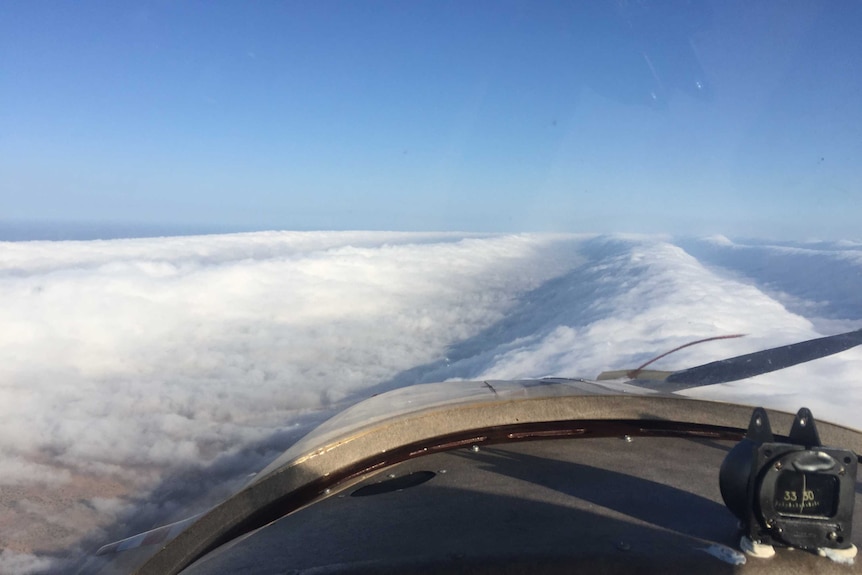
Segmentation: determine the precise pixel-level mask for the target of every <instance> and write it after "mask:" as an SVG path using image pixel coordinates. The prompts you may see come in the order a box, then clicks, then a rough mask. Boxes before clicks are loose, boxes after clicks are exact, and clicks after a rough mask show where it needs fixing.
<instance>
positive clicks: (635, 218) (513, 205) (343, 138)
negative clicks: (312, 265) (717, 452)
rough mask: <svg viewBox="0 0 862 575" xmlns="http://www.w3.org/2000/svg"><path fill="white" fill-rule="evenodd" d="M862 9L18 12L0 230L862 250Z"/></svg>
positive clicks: (3, 93) (8, 76)
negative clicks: (548, 234) (342, 234)
mask: <svg viewBox="0 0 862 575" xmlns="http://www.w3.org/2000/svg"><path fill="white" fill-rule="evenodd" d="M860 6H861V5H860V4H858V3H840V2H838V3H829V4H828V8H829V9H828V10H827V9H826V7H827V5H826V4H825V3H824V4H822V5H817V4H815V3H807V2H798V3H785V4H781V5H778V4H775V3H750V2H695V3H692V4H689V3H687V2H667V3H664V2H662V3H658V2H644V3H636V2H606V3H602V2H598V3H586V2H585V3H571V2H563V3H552V2H539V3H536V2H528V1H524V2H512V1H510V2H478V1H477V2H441V1H434V2H329V1H322V2H258V3H245V2H220V3H209V2H146V3H138V4H131V3H115V2H75V3H73V2H68V3H61V2H7V3H4V4H3V5H2V6H0V220H3V221H6V222H9V221H13V222H16V223H17V225H19V226H20V225H21V223H22V222H24V225H29V223H32V224H33V225H34V228H35V227H36V226H37V224H39V222H41V223H42V225H45V223H46V222H47V223H48V225H57V224H60V223H64V222H65V223H71V222H89V223H101V224H106V225H107V224H111V225H116V224H120V225H126V224H128V225H132V224H136V225H138V226H144V227H146V226H150V227H157V226H173V229H177V230H181V229H189V230H194V229H202V228H207V229H212V230H218V229H224V230H229V229H271V228H279V229H299V230H304V229H394V230H466V231H550V230H563V231H643V232H669V233H683V234H688V233H695V234H699V233H726V234H729V235H748V236H758V235H760V236H773V237H782V238H799V239H803V238H809V237H837V238H858V237H859V233H858V231H857V229H858V220H859V216H860V215H862V190H860V183H862V162H860V158H862V106H860V105H859V102H860V101H862V34H859V33H858V31H859V30H860V29H862V7H860Z"/></svg>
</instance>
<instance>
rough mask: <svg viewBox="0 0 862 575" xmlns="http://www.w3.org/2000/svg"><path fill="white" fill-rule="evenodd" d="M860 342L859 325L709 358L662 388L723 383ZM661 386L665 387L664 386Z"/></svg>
mask: <svg viewBox="0 0 862 575" xmlns="http://www.w3.org/2000/svg"><path fill="white" fill-rule="evenodd" d="M860 344H862V329H859V330H856V331H849V332H847V333H840V334H838V335H830V336H828V337H820V338H817V339H810V340H808V341H802V342H799V343H792V344H790V345H782V346H780V347H773V348H772V349H765V350H763V351H757V352H754V353H749V354H746V355H739V356H736V357H731V358H728V359H722V360H720V361H713V362H712V363H706V364H704V365H699V366H697V367H691V368H689V369H683V370H680V371H676V372H674V373H672V374H671V375H669V376H668V377H667V379H666V380H665V382H667V383H668V384H670V385H667V386H662V389H663V390H667V391H670V390H671V388H675V390H676V391H678V390H681V389H688V388H691V387H700V386H703V385H714V384H716V383H727V382H729V381H737V380H740V379H746V378H749V377H754V376H755V375H761V374H764V373H769V372H771V371H777V370H779V369H784V368H786V367H791V366H794V365H797V364H800V363H805V362H807V361H812V360H815V359H820V358H821V357H826V356H829V355H833V354H836V353H840V352H842V351H846V350H848V349H850V348H852V347H856V346H857V345H860ZM665 387H666V388H667V389H665Z"/></svg>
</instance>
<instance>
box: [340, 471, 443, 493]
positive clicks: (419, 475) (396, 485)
mask: <svg viewBox="0 0 862 575" xmlns="http://www.w3.org/2000/svg"><path fill="white" fill-rule="evenodd" d="M435 475H436V473H434V472H433V471H414V472H413V473H410V474H408V475H402V476H401V477H394V478H392V479H387V480H385V481H381V482H379V483H372V484H371V485H366V486H364V487H360V488H359V489H357V490H356V491H354V492H353V493H351V494H350V496H351V497H367V496H369V495H381V494H383V493H391V492H393V491H399V490H401V489H407V488H408V487H416V486H417V485H422V484H423V483H425V482H426V481H429V480H430V479H431V478H432V477H434V476H435Z"/></svg>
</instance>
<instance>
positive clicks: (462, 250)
mask: <svg viewBox="0 0 862 575" xmlns="http://www.w3.org/2000/svg"><path fill="white" fill-rule="evenodd" d="M705 243H709V242H705ZM681 245H686V246H687V245H689V244H681ZM709 245H710V249H711V250H713V251H710V252H709V253H708V254H707V255H709V256H710V257H708V258H707V257H706V256H704V259H705V260H708V261H706V262H705V261H703V260H699V259H696V258H695V257H693V256H692V255H690V254H689V253H687V252H686V251H684V250H683V249H682V248H681V247H678V246H677V245H673V243H672V242H671V241H670V240H669V239H668V238H664V237H645V236H613V237H598V238H596V237H590V236H550V235H539V236H536V235H509V236H489V235H474V236H466V235H464V234H460V235H458V234H404V233H378V232H339V233H334V232H333V233H276V232H271V233H256V234H236V235H223V236H206V237H204V236H202V237H188V238H159V239H139V240H113V241H93V242H56V243H52V242H22V243H0V301H3V302H4V305H3V306H2V307H0V325H2V326H4V328H3V329H2V330H0V461H2V462H3V463H2V464H0V496H2V495H3V493H4V492H3V491H2V490H3V489H4V488H5V489H7V492H8V493H11V492H12V491H11V490H14V489H22V488H26V489H28V490H30V491H28V498H29V499H28V500H29V501H32V502H34V503H32V504H28V505H29V507H27V509H24V508H22V507H20V506H17V507H16V506H15V505H13V504H12V503H11V502H10V501H11V500H10V499H9V497H8V496H3V497H0V547H7V548H13V547H14V549H16V552H19V551H20V552H21V553H18V554H17V555H14V556H13V555H9V554H7V555H4V556H2V558H0V571H3V572H7V571H8V572H13V573H14V572H27V571H26V569H31V568H32V569H36V568H37V567H33V566H38V565H39V564H40V563H39V562H40V561H42V560H41V559H39V558H35V557H33V556H32V555H27V553H29V552H30V551H31V549H32V546H33V545H34V544H33V541H31V540H30V539H32V538H33V537H34V536H33V533H38V529H36V527H33V526H31V527H33V528H32V529H30V528H28V527H27V526H26V525H24V526H23V527H22V526H21V523H20V522H22V521H31V522H34V523H33V525H36V524H37V523H39V522H40V521H41V522H42V524H53V525H54V526H55V527H56V526H57V525H58V523H57V522H56V521H54V522H53V523H51V518H52V517H53V515H52V514H57V515H63V514H66V515H67V519H68V518H69V517H74V519H73V520H64V521H63V522H62V527H63V532H62V536H58V537H57V538H56V539H55V540H54V541H53V542H52V545H54V546H55V548H57V549H61V548H67V549H68V548H73V547H74V546H75V545H77V544H78V543H79V541H80V539H81V537H82V536H84V535H86V534H87V533H99V532H98V531H97V530H98V529H99V528H100V527H104V526H106V525H107V524H108V523H109V522H111V521H114V520H116V519H118V518H120V519H122V520H123V521H132V524H130V525H129V528H132V527H134V525H133V524H137V523H141V524H143V523H146V522H147V521H157V520H164V519H165V518H167V517H168V516H169V515H172V517H171V518H172V519H179V518H181V517H177V516H175V514H177V513H179V514H182V513H184V512H185V511H187V510H185V509H183V505H184V503H188V498H190V497H192V495H193V494H191V493H189V491H190V489H189V488H188V485H187V484H189V483H194V484H195V485H196V486H198V487H197V488H196V491H199V492H205V491H211V493H212V494H213V497H215V496H217V495H219V494H222V493H224V492H225V491H226V489H227V488H228V487H227V486H232V485H234V483H232V482H235V481H237V478H238V477H242V476H244V475H245V474H246V473H248V472H251V471H255V470H257V469H258V468H259V467H260V466H261V465H263V464H264V463H265V462H266V460H267V459H268V458H272V457H273V456H274V455H275V453H276V452H277V451H278V450H279V449H281V448H283V447H284V445H285V443H286V442H289V441H292V440H294V439H295V438H296V437H297V436H298V434H300V433H302V431H303V430H304V429H306V428H307V427H308V426H309V425H312V424H314V423H315V422H319V421H320V420H321V418H323V417H325V416H326V415H327V414H329V413H331V411H332V410H333V409H336V408H337V406H339V405H343V404H344V402H350V401H356V400H358V399H360V398H361V397H362V396H363V395H364V394H367V393H371V392H372V391H373V390H380V389H384V388H387V387H395V386H401V385H409V384H411V383H415V382H419V381H430V380H443V379H449V378H458V377H460V378H470V377H480V376H481V377H495V378H517V377H538V376H544V375H563V376H587V377H589V376H594V375H596V374H597V373H598V372H599V371H601V370H604V369H608V368H625V367H634V366H636V365H637V364H639V363H641V362H643V361H645V360H646V359H648V358H650V357H652V356H654V355H657V354H658V353H661V352H663V351H665V350H667V349H670V348H672V347H675V346H677V345H680V344H682V343H685V342H687V341H690V340H692V339H697V338H700V337H706V336H711V335H721V334H727V333H737V332H743V333H749V334H750V335H749V336H748V337H747V338H743V339H739V340H725V341H718V342H711V343H707V344H703V345H702V346H695V347H692V348H689V349H686V350H683V351H681V352H679V353H678V354H674V355H672V356H670V357H668V358H667V359H665V360H663V363H662V364H660V365H657V366H656V367H659V368H662V367H663V368H670V369H676V368H681V367H685V366H690V365H694V364H697V363H702V362H705V361H711V360H714V359H718V358H721V357H727V356H730V355H734V354H738V353H746V352H749V351H754V350H756V349H760V348H763V347H768V346H770V345H779V344H783V343H790V342H793V341H797V340H800V339H805V338H808V337H815V336H817V335H818V332H817V328H818V326H822V325H824V324H823V323H822V321H821V322H820V323H817V321H812V320H817V318H814V317H807V316H806V314H805V312H806V310H810V309H815V308H811V307H807V308H806V307H805V306H796V307H793V306H788V303H787V301H789V300H782V299H781V298H780V297H778V296H777V295H776V294H777V293H779V292H778V290H777V289H773V288H775V286H774V285H773V286H772V287H770V286H767V285H765V284H766V283H768V281H771V282H772V283H773V284H774V282H775V281H777V280H775V278H779V279H781V280H782V281H785V282H789V281H790V280H791V278H789V277H787V276H786V275H781V274H778V272H775V271H774V270H772V271H770V272H769V273H766V272H762V273H761V274H760V276H758V275H757V270H756V268H754V267H752V266H751V265H748V264H749V263H750V262H751V259H750V258H749V259H746V260H744V261H737V260H735V259H734V257H733V254H735V253H737V252H738V251H739V249H740V248H739V246H738V245H737V244H733V243H732V242H730V241H729V240H728V241H723V242H720V243H715V242H713V243H711V244H709ZM854 246H855V244H854V245H851V246H849V247H848V246H842V245H834V246H826V245H821V246H819V247H818V253H820V256H819V258H820V260H826V261H828V266H831V267H829V268H828V269H832V270H834V269H841V270H844V273H843V274H842V275H841V278H833V282H834V281H844V282H846V283H847V284H848V285H844V286H837V287H836V286H834V285H832V286H831V287H830V288H829V289H828V290H827V289H826V288H825V287H822V286H821V287H818V286H819V285H820V284H817V282H814V281H811V280H806V281H807V283H806V285H805V289H804V290H797V291H793V290H792V287H793V286H792V285H789V284H787V285H782V286H778V288H779V289H780V290H784V292H787V290H788V289H790V292H788V293H792V295H793V297H796V298H800V297H802V296H803V295H804V296H805V297H807V298H809V299H814V298H818V297H820V296H819V295H818V294H826V296H824V297H825V298H826V300H828V301H827V302H826V304H825V305H826V307H825V308H824V307H823V306H820V307H818V308H816V309H817V310H820V309H829V310H830V313H831V315H830V316H829V318H826V319H828V320H829V321H832V322H839V323H840V324H841V325H842V326H851V325H854V322H856V321H857V319H858V318H855V317H853V316H852V315H844V316H842V315H841V310H842V309H844V310H847V309H851V308H852V307H853V305H854V301H853V300H852V298H853V297H854V296H853V294H854V293H856V292H854V289H855V288H857V287H859V285H860V283H862V282H860V280H859V276H858V274H857V275H854V273H855V272H854V270H855V271H859V270H862V263H860V262H859V261H858V259H854V257H855V256H854V257H851V256H853V254H850V255H847V254H846V253H839V252H840V251H841V250H844V251H847V252H849V251H850V250H853V249H855V247H854ZM750 249H751V250H754V249H755V247H751V248H750ZM756 249H758V250H768V249H772V248H769V247H768V246H767V247H764V246H759V247H757V248H756ZM774 249H776V250H779V251H780V250H784V251H780V253H781V254H783V255H782V257H785V258H787V257H795V256H793V254H794V253H795V252H793V251H792V249H791V248H789V247H787V246H779V247H776V248H774ZM794 249H795V248H794ZM715 250H724V252H721V253H720V254H718V255H721V257H718V255H716V253H717V252H716V251H715ZM787 250H790V251H789V252H788V251H787ZM806 250H807V251H804V253H803V255H802V256H800V257H803V258H806V259H802V260H794V261H795V262H796V265H798V266H804V265H805V262H810V261H819V260H816V259H815V260H811V259H808V258H811V257H814V256H811V253H813V252H814V251H815V250H813V249H808V248H806ZM745 253H751V252H750V251H748V252H745ZM776 253H779V252H776ZM728 254H729V255H728ZM788 254H790V255H788ZM797 255H798V254H797ZM734 262H735V263H736V265H737V268H740V269H741V268H742V267H744V268H745V269H744V271H745V272H746V273H745V274H743V273H741V272H740V271H739V269H731V268H732V267H733V266H732V265H730V264H733V263H734ZM746 262H748V263H746ZM836 262H838V263H836ZM705 263H706V264H709V265H705ZM743 264H744V265H743ZM720 265H723V266H725V267H716V266H720ZM823 265H827V264H823ZM728 266H730V267H728ZM854 266H855V267H854ZM727 270H730V271H727ZM725 272H727V273H725ZM759 278H767V279H766V280H763V281H760V280H759ZM830 290H831V291H830ZM858 291H859V293H862V290H858ZM830 294H831V295H833V296H834V298H833V299H832V300H829V296H830ZM820 319H821V320H822V319H823V318H820ZM832 325H837V324H836V323H833V324H832ZM857 327H858V325H857ZM860 367H862V354H860V352H858V351H850V352H847V353H845V354H842V355H841V356H840V357H836V358H830V359H826V360H822V361H820V362H816V363H814V364H809V365H806V366H799V367H796V368H793V369H792V370H787V371H786V372H781V374H772V375H768V376H762V377H761V378H758V379H757V380H756V381H753V382H749V383H748V384H747V385H745V386H740V385H736V384H728V385H725V386H714V387H712V388H705V389H702V390H698V391H696V392H692V393H693V394H696V395H700V396H705V397H715V398H718V399H736V400H743V401H749V402H755V403H756V402H763V403H765V404H767V405H773V406H776V407H783V408H787V409H791V410H795V409H796V408H798V407H799V402H800V401H803V400H804V402H805V404H806V405H808V407H811V408H812V409H814V413H815V416H816V417H821V418H832V419H837V420H839V421H843V422H844V423H850V424H852V423H853V422H854V421H855V417H856V416H855V414H851V413H850V410H849V407H848V406H849V405H859V403H860V400H862V395H860V393H862V391H860V390H862V388H860V387H859V386H858V385H856V383H855V382H856V377H855V376H856V374H858V373H859V371H860ZM824 376H825V377H826V380H827V381H825V382H823V380H824ZM812 380H816V381H818V382H823V383H822V384H821V383H819V384H818V385H821V387H820V388H819V389H821V390H825V391H827V392H828V393H823V394H820V393H819V392H818V393H817V394H812V393H811V392H810V389H809V388H808V387H807V386H809V385H810V382H811V381H812ZM363 390H369V391H363ZM841 394H843V395H841ZM836 398H841V399H836ZM848 398H849V399H848ZM827 414H828V416H829V417H825V416H826V415H827ZM200 466H209V467H208V469H207V472H206V473H202V472H196V471H195V469H197V468H199V467H200ZM171 478H173V479H171ZM190 478H194V479H193V480H192V479H190ZM201 485H205V486H206V489H203V488H200V486H201ZM40 486H41V487H40ZM45 486H50V487H51V489H55V490H57V489H60V490H61V491H62V492H63V493H64V495H63V498H60V499H58V498H55V499H54V500H51V499H44V498H42V496H43V495H44V490H45ZM160 486H161V487H160ZM168 486H169V487H170V489H169V488H168ZM39 489H41V490H42V491H41V492H40V491H38V490H39ZM152 489H163V490H162V491H158V492H157V493H156V494H154V495H153V497H154V499H152V500H151V501H149V502H143V500H141V499H136V498H138V497H145V496H146V495H147V494H148V493H149V491H150V490H152ZM171 489H173V490H176V492H175V493H173V494H172V495H168V494H167V493H168V492H169V491H171ZM160 498H161V499H160ZM82 502H84V503H82ZM198 503H200V502H198ZM4 518H5V519H12V518H14V520H15V521H16V522H18V524H17V527H16V528H15V530H14V531H13V530H12V529H11V528H9V527H5V525H9V524H10V523H9V522H8V521H6V522H4V521H3V519H4ZM135 522H137V523H135ZM149 527H152V525H151V524H148V525H145V526H144V527H143V528H145V529H146V528H149ZM94 530H96V531H94ZM103 535H104V536H106V537H114V538H119V537H122V536H124V535H128V533H113V532H112V533H111V534H103ZM28 538H30V539H28ZM102 542H103V543H104V541H102ZM40 543H42V542H40ZM27 545H30V546H31V547H27ZM39 548H41V549H44V548H45V547H44V545H41V546H40V547H39ZM2 561H5V563H3V562H2ZM15 562H17V563H15ZM16 565H18V566H19V567H15V566H16ZM4 566H6V567H7V568H6V569H5V570H4V569H3V567H4ZM10 566H11V567H10ZM16 570H17V571H16Z"/></svg>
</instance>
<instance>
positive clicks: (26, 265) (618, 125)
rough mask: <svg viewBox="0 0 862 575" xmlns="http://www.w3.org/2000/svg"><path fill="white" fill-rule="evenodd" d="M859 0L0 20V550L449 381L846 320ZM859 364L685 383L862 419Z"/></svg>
mask: <svg viewBox="0 0 862 575" xmlns="http://www.w3.org/2000/svg"><path fill="white" fill-rule="evenodd" d="M860 29H862V6H860V4H858V3H851V2H846V3H845V2H838V3H830V4H828V5H827V4H817V3H796V4H792V5H785V4H782V5H778V4H770V3H751V2H742V1H730V2H685V1H678V2H650V1H625V0H618V1H615V0H608V1H602V2H577V3H557V2H538V3H537V2H526V1H505V2H493V3H492V2H481V1H480V2H470V3H463V2H411V3H409V4H406V3H401V2H388V1H373V2H361V3H360V2H352V3H350V2H328V1H327V2H286V3H264V4H257V3H255V4H245V3H224V4H216V5H213V4H211V3H204V2H182V3H176V2H160V1H153V2H146V3H140V4H135V5H128V4H103V3H99V2H79V3H74V4H73V3H68V4H64V3H44V2H18V3H5V4H3V5H2V6H0V68H2V74H0V190H2V196H0V197H2V204H0V298H2V301H3V305H2V306H0V326H3V329H0V462H2V463H0V572H4V573H6V572H11V573H31V572H41V571H45V570H59V571H63V570H69V569H71V566H72V565H76V564H77V562H78V560H79V559H80V558H81V557H82V556H84V555H85V554H87V553H90V552H91V551H92V549H94V548H98V547H99V546H101V545H103V544H104V543H106V542H108V541H113V540H117V539H120V538H123V537H127V536H129V535H131V534H133V533H137V532H140V531H143V530H147V529H150V528H152V527H154V526H155V525H158V524H163V523H168V522H170V521H174V520H178V519H182V518H184V517H186V516H188V515H191V514H193V513H196V512H200V511H203V510H205V509H206V508H207V507H208V506H209V505H212V504H214V503H216V502H217V501H219V500H220V499H221V498H223V497H224V496H226V495H227V494H229V493H230V492H231V491H232V490H233V489H235V488H236V487H237V486H239V485H242V484H243V483H244V482H246V481H247V479H248V475H249V474H251V473H255V472H257V471H259V470H260V469H262V468H264V467H265V466H266V465H267V464H268V463H269V462H271V461H273V460H274V459H275V458H276V457H277V456H278V455H279V454H280V453H281V452H282V451H284V450H285V449H286V448H287V447H289V446H290V445H292V444H294V443H295V442H296V441H297V440H298V439H299V438H300V437H301V436H302V435H304V434H305V433H306V432H308V431H309V430H310V429H312V428H313V427H314V426H315V425H317V424H319V423H320V422H322V421H324V420H325V419H327V418H328V417H330V416H331V415H333V414H335V413H338V412H340V411H342V410H343V409H345V408H346V407H348V406H351V405H354V404H355V403H357V402H358V401H361V400H362V399H365V398H367V397H370V396H372V395H373V394H376V393H380V392H384V391H387V390H392V389H396V388H401V387H406V386H409V385H413V384H418V383H428V382H437V381H446V380H473V379H477V380H482V379H528V378H538V377H544V376H558V377H583V378H595V377H596V376H598V374H599V373H601V372H603V371H607V370H615V369H617V370H630V369H634V368H636V367H638V366H639V365H641V364H642V363H644V362H646V361H647V360H649V359H650V358H652V357H655V356H657V355H659V354H661V353H663V352H665V351H668V350H670V349H673V348H675V347H678V346H680V345H683V344H685V343H688V342H691V341H694V340H698V339H704V338H710V337H715V336H726V335H736V334H745V337H738V338H731V339H720V340H714V341H710V342H707V343H703V344H699V345H696V346H692V347H688V348H685V349H683V350H680V351H679V352H676V353H674V354H672V355H669V356H667V357H665V358H663V359H661V360H659V361H658V362H656V363H655V364H653V365H651V366H650V368H655V369H658V370H668V371H673V370H680V369H684V368H688V367H691V366H695V365H698V364H702V363H707V362H711V361H715V360H718V359H722V358H726V357H731V356H735V355H740V354H746V353H751V352H754V351H757V350H761V349H765V348H769V347H774V346H780V345H785V344H790V343H794V342H798V341H802V340H807V339H811V338H817V337H821V336H827V335H832V334H837V333H841V332H846V331H851V330H857V329H860V328H862V236H860V234H859V231H858V230H859V227H858V219H859V215H860V214H862V194H860V190H859V185H860V182H862V173H860V162H859V158H860V157H862V107H860V106H859V104H858V102H859V101H860V98H862V59H860V58H859V55H860V54H862V35H860V34H859V30H860ZM860 373H862V351H860V349H858V348H857V349H850V350H848V351H845V352H843V353H840V354H837V355H834V356H831V357H828V358H824V359H820V360H817V361H813V362H810V363H805V364H802V365H798V366H795V367H792V368H789V369H786V370H782V371H777V372H773V373H769V374H765V375H760V376H757V377H754V378H750V379H745V380H741V381H736V382H729V383H722V384H718V385H712V386H708V387H701V388H698V389H694V390H690V391H685V392H682V393H684V394H687V395H691V396H696V397H698V398H703V399H715V400H720V401H732V402H739V403H744V404H749V405H764V406H766V407H769V408H776V409H781V410H785V411H791V412H795V411H796V410H797V409H798V408H799V407H802V406H807V407H809V408H810V409H811V410H812V411H813V413H814V416H815V417H816V418H818V419H821V420H828V421H833V422H836V423H839V424H842V425H845V426H850V427H855V428H862V424H860V419H859V416H858V410H857V409H855V407H856V406H858V405H862V385H860V383H859V375H860Z"/></svg>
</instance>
